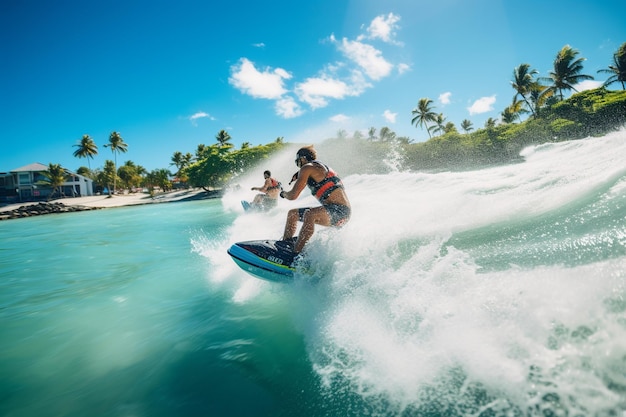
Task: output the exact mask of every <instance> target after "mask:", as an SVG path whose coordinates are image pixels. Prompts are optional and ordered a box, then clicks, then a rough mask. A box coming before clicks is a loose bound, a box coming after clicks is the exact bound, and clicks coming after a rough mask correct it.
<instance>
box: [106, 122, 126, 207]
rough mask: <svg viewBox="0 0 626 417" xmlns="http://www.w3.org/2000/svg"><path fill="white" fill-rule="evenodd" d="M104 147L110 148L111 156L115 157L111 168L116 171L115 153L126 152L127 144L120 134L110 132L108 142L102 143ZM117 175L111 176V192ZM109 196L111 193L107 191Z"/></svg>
mask: <svg viewBox="0 0 626 417" xmlns="http://www.w3.org/2000/svg"><path fill="white" fill-rule="evenodd" d="M104 147H105V148H111V152H113V157H114V158H115V165H114V166H113V170H114V171H115V172H116V173H117V170H116V167H117V153H118V152H122V153H126V151H127V150H128V145H127V144H126V143H125V142H124V139H122V137H121V136H120V134H119V133H118V132H112V133H111V134H110V135H109V143H108V144H106V145H104ZM116 179H117V175H114V176H113V194H115V184H116ZM109 196H111V194H110V193H109Z"/></svg>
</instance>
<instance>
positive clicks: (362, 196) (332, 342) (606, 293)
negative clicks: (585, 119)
mask: <svg viewBox="0 0 626 417" xmlns="http://www.w3.org/2000/svg"><path fill="white" fill-rule="evenodd" d="M523 155H524V157H525V162H523V163H520V164H515V165H507V166H501V167H496V168H489V169H483V170H477V171H469V172H443V173H419V172H415V173H406V172H398V171H394V170H391V171H390V172H388V173H384V174H379V175H374V174H369V175H360V174H351V175H348V176H346V177H344V178H343V179H344V183H345V185H346V190H347V193H348V196H349V198H350V201H351V203H352V206H353V216H352V219H351V220H350V222H349V223H348V224H347V225H346V226H345V227H344V228H343V229H342V230H341V231H334V230H331V229H324V228H318V231H317V232H316V234H315V235H314V237H313V238H312V240H311V242H310V244H309V245H308V248H307V256H308V257H309V258H310V259H311V260H312V263H313V264H314V265H315V267H314V268H316V269H314V271H315V274H316V275H317V278H319V281H317V280H311V279H310V277H307V276H301V277H297V278H300V279H296V283H295V284H293V285H291V286H282V287H280V289H278V290H277V286H276V285H275V284H269V283H265V282H262V281H259V280H255V279H254V278H250V277H249V276H247V275H246V274H245V273H244V272H242V271H241V270H239V269H238V268H237V267H236V266H235V265H234V264H232V263H230V264H229V262H228V260H227V259H226V260H224V257H218V256H209V258H210V259H212V260H213V262H214V263H215V265H214V266H215V267H216V268H217V270H219V271H221V272H220V273H217V274H214V276H213V278H215V277H217V276H219V277H220V278H219V279H220V280H224V281H228V282H231V283H234V282H236V283H237V284H236V285H235V286H234V287H233V300H235V301H237V302H239V303H245V302H249V301H250V300H252V299H254V297H255V296H259V295H261V294H263V292H264V291H281V292H284V296H285V297H287V298H288V300H289V302H290V304H291V310H290V315H291V316H292V320H293V321H294V323H295V324H296V326H297V327H298V328H299V329H300V331H302V332H303V334H305V339H306V342H307V351H308V354H309V357H310V360H311V362H312V363H313V366H314V369H315V370H316V372H317V374H318V375H319V377H320V378H321V380H322V381H323V385H324V386H325V387H326V388H327V389H328V393H329V394H328V395H329V396H335V397H336V396H337V395H342V394H340V393H344V394H345V395H346V396H349V395H354V394H355V393H356V394H357V395H358V396H359V397H360V398H362V399H366V400H365V401H367V402H368V404H370V410H369V412H371V413H372V414H376V413H377V412H379V413H381V414H385V413H387V412H389V410H390V409H391V410H396V411H397V412H402V411H405V412H411V411H413V412H422V413H425V414H426V415H428V410H429V408H428V407H429V405H428V404H433V403H440V404H443V405H442V406H445V407H449V408H450V414H449V415H470V414H471V415H478V414H479V413H480V412H481V410H482V411H485V410H491V411H492V412H495V413H512V414H513V415H515V414H516V413H520V412H521V413H528V414H529V415H535V414H536V415H543V414H542V413H544V412H548V411H549V412H556V413H558V412H559V410H561V411H567V412H568V413H570V415H574V414H576V413H578V414H581V415H603V413H606V414H607V415H608V414H609V413H611V412H616V411H617V410H622V411H623V410H626V378H625V377H624V375H626V359H625V358H626V284H625V283H626V164H625V163H624V161H625V160H626V133H625V132H624V131H621V132H616V133H614V134H610V135H608V136H606V137H604V138H594V139H586V140H579V141H573V142H563V143H554V144H545V145H540V146H536V147H532V148H529V149H527V150H525V152H524V154H523ZM287 159H290V158H287V157H284V156H283V157H282V159H281V161H280V162H281V163H284V160H287ZM320 159H321V160H324V157H323V153H322V152H321V151H320ZM272 163H273V161H270V162H268V165H271V164H272ZM333 167H334V168H335V169H337V170H338V171H339V174H340V175H341V169H340V167H338V166H337V164H336V163H334V164H333ZM260 172H262V169H261V170H260ZM285 178H286V177H285ZM279 179H281V178H279ZM250 181H252V179H250ZM244 182H245V181H244ZM257 182H258V181H257ZM286 188H288V187H286ZM245 190H249V186H247V185H246V186H245V187H244V186H242V188H241V189H240V190H239V191H233V192H231V193H228V194H227V195H226V196H225V197H224V199H223V204H224V207H225V209H226V210H232V211H237V210H239V208H238V207H237V205H238V204H239V200H241V199H242V193H243V192H244V191H245ZM306 194H308V192H306ZM303 195H304V194H303ZM314 204H315V202H314V200H313V199H312V198H311V197H310V196H308V195H307V196H306V197H301V198H300V199H299V200H297V201H295V202H287V201H285V200H281V201H280V202H279V207H278V208H276V209H274V210H272V211H270V212H269V213H266V214H263V213H253V214H245V215H244V214H243V210H242V209H241V212H242V214H241V215H240V216H239V217H238V218H237V219H236V221H235V222H234V223H233V225H232V226H231V227H230V228H229V230H228V231H227V232H226V233H227V235H228V237H227V239H226V240H225V241H224V242H223V244H221V245H218V246H220V247H215V248H213V249H212V250H215V253H214V254H215V255H217V253H219V252H222V251H224V250H225V248H226V247H227V246H228V244H230V243H232V242H234V241H240V240H250V239H261V238H278V237H279V236H280V235H281V234H282V228H283V225H284V220H285V213H286V210H287V209H288V208H292V207H301V206H307V205H314ZM598 218H600V219H601V221H598ZM506 251H510V252H508V253H507V252H506ZM312 281H315V283H313V282H312ZM251 283H254V284H251ZM376 404H378V405H376ZM383 410H384V411H383ZM546 410H548V411H546ZM433 415H436V414H433Z"/></svg>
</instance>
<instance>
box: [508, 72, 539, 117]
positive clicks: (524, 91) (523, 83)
mask: <svg viewBox="0 0 626 417" xmlns="http://www.w3.org/2000/svg"><path fill="white" fill-rule="evenodd" d="M538 73H539V71H537V70H536V69H530V65H529V64H521V65H520V66H518V67H516V68H515V69H514V70H513V81H511V86H513V89H514V90H515V91H517V93H516V94H515V96H514V97H513V101H514V102H515V100H516V99H517V97H518V96H522V99H523V100H524V102H525V103H526V105H527V106H528V108H529V109H530V111H531V112H532V114H533V116H535V110H534V109H533V106H531V105H530V103H529V102H528V96H529V95H530V92H531V91H532V89H533V86H534V84H536V83H537V81H536V80H535V78H534V76H535V75H537V74H538Z"/></svg>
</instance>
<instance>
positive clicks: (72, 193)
mask: <svg viewBox="0 0 626 417" xmlns="http://www.w3.org/2000/svg"><path fill="white" fill-rule="evenodd" d="M47 170H48V165H44V164H41V163H39V162H35V163H33V164H30V165H26V166H23V167H21V168H17V169H14V170H12V171H10V172H8V173H0V197H2V199H3V200H6V201H7V202H12V200H14V201H15V202H24V201H37V200H46V199H48V197H49V196H50V194H52V192H53V190H52V187H50V186H48V185H46V184H43V183H42V181H44V180H46V176H45V175H44V174H43V172H44V171H47ZM65 172H66V174H67V175H66V177H65V182H64V183H63V185H62V186H61V190H60V191H61V196H65V197H85V196H91V195H93V180H91V179H90V178H87V177H84V176H82V175H79V174H76V173H74V172H71V171H69V170H67V169H66V170H65ZM55 197H60V196H58V195H56V196H55Z"/></svg>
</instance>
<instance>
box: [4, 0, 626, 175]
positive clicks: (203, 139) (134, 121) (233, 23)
mask: <svg viewBox="0 0 626 417" xmlns="http://www.w3.org/2000/svg"><path fill="white" fill-rule="evenodd" d="M624 16H626V1H624V0H615V1H598V0H588V1H583V0H567V1H565V0H562V1H550V0H548V1H546V0H528V1H525V2H514V1H504V0H503V1H495V0H475V1H470V0H438V1H436V2H433V1H422V0H403V1H396V0H387V1H378V0H358V1H357V0H352V1H350V0H318V1H309V2H299V1H283V0H277V1H265V2H263V1H258V0H257V1H248V0H243V1H242V0H239V1H238V0H232V1H230V2H225V1H207V0H168V1H165V0H107V1H104V0H90V1H84V0H54V1H53V0H45V1H44V0H4V1H2V2H0V56H1V57H2V64H1V65H0V132H1V133H0V134H1V135H2V139H1V143H2V148H1V151H0V172H1V171H9V170H12V169H15V168H18V167H21V166H24V165H27V164H30V163H32V162H41V163H44V164H48V163H50V162H52V163H60V164H61V165H63V166H64V167H66V168H69V169H71V170H76V169H77V168H78V167H80V166H87V165H88V164H87V160H85V159H78V158H75V157H74V156H73V155H72V154H73V152H74V150H75V149H76V148H74V147H73V145H75V144H76V143H77V142H78V141H79V140H80V138H81V137H82V136H83V135H84V134H88V135H90V136H91V137H92V138H93V139H94V141H95V142H96V144H97V145H98V147H99V154H98V155H97V156H96V157H95V158H94V160H91V161H90V164H91V167H92V168H96V167H101V166H103V165H104V161H105V160H106V159H111V160H112V159H113V155H112V154H111V152H110V150H109V149H108V148H105V147H104V146H103V145H104V144H106V143H107V142H108V137H109V134H110V133H111V132H112V131H117V132H119V133H120V134H121V136H122V138H123V139H124V141H125V142H126V143H127V144H128V152H127V153H126V154H120V155H118V158H117V159H118V164H122V163H123V162H124V161H126V160H132V161H133V162H135V163H136V164H139V165H142V166H144V167H145V168H146V169H148V170H152V169H157V168H171V167H170V164H171V157H172V154H173V153H174V152H175V151H181V152H183V153H186V152H191V153H194V152H195V150H196V147H197V145H198V144H200V143H203V144H207V145H208V144H213V143H215V142H216V141H215V135H216V134H217V132H218V131H220V130H221V129H225V130H226V131H228V133H229V134H230V135H231V136H232V143H233V144H234V145H235V146H236V147H239V146H240V145H241V143H243V142H249V143H250V144H252V145H259V144H265V143H269V142H272V141H274V140H275V139H276V138H277V137H283V138H284V140H285V141H287V142H296V143H316V142H320V141H322V140H323V139H326V138H328V137H332V136H334V135H335V134H336V132H337V131H338V130H340V129H343V130H345V131H346V132H347V133H348V134H349V135H352V134H353V133H354V131H356V130H360V131H362V132H363V133H365V134H366V132H367V130H368V129H369V128H370V127H376V128H377V129H380V128H381V127H384V126H386V127H389V128H390V129H391V130H393V131H394V132H396V134H397V135H398V136H407V137H409V138H411V139H412V140H413V141H414V142H420V141H424V140H426V139H428V135H427V133H426V132H425V131H424V130H423V129H421V128H419V127H415V126H414V125H411V110H412V109H413V108H415V107H416V105H417V102H418V101H419V99H420V98H423V97H428V98H431V99H432V100H433V101H434V107H435V111H437V112H440V113H443V114H444V116H445V117H446V118H447V120H448V121H452V122H454V123H455V124H456V125H457V127H458V126H459V125H460V123H461V121H462V120H463V119H469V120H470V121H471V122H472V123H473V125H474V127H482V126H483V125H484V123H485V120H487V118H489V117H493V118H495V119H497V118H498V117H499V115H500V113H501V111H502V110H503V109H504V108H505V107H506V106H507V105H508V104H509V103H510V101H511V99H512V98H513V95H514V90H513V89H512V87H511V83H510V82H511V79H512V73H513V69H514V68H515V67H516V66H518V65H520V64H522V63H529V64H530V65H531V66H532V67H533V68H535V69H537V70H538V71H539V73H540V74H539V75H540V76H547V75H548V72H549V71H550V69H551V68H552V63H553V60H554V57H555V56H556V54H557V52H558V51H559V50H560V49H561V48H562V47H563V46H564V45H566V44H569V45H571V46H572V47H573V48H575V49H577V50H578V51H579V52H580V56H582V57H584V58H586V59H587V61H586V62H585V67H584V73H586V74H589V75H593V76H594V77H596V82H595V83H593V82H591V83H588V84H587V85H586V86H581V88H582V89H584V88H591V87H595V86H596V85H598V84H599V83H601V82H602V81H603V80H604V79H606V75H605V74H597V70H598V69H601V68H606V67H608V65H609V64H611V61H612V55H613V53H614V52H615V51H616V50H617V49H618V47H619V45H620V44H621V43H623V42H626V23H625V22H626V21H625V20H624Z"/></svg>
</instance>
